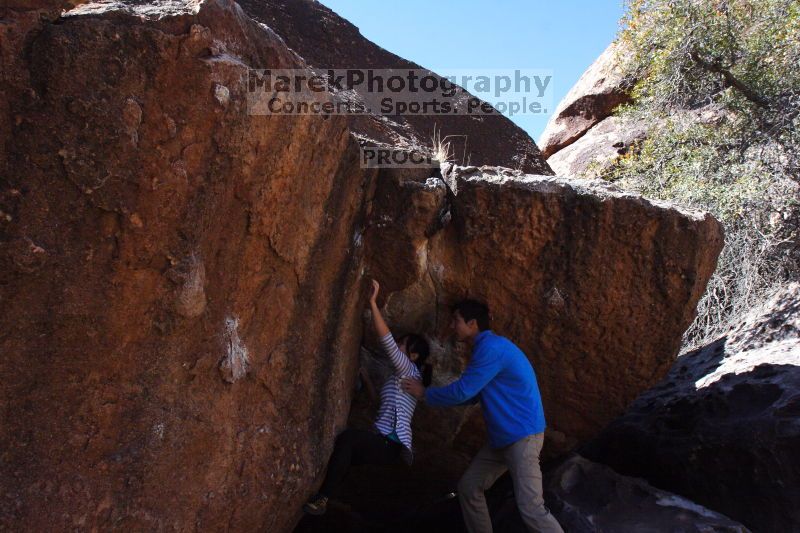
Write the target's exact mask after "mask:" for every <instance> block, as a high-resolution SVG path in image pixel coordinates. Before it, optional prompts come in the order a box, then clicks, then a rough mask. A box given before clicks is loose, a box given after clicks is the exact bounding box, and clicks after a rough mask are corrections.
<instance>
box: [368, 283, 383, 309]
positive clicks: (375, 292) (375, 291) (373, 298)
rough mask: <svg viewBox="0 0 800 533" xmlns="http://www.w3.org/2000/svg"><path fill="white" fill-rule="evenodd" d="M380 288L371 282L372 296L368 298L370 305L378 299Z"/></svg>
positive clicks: (377, 284)
mask: <svg viewBox="0 0 800 533" xmlns="http://www.w3.org/2000/svg"><path fill="white" fill-rule="evenodd" d="M380 290H381V286H380V284H379V283H378V282H377V281H376V280H374V279H373V280H372V296H370V297H369V301H370V303H375V301H377V299H378V292H380Z"/></svg>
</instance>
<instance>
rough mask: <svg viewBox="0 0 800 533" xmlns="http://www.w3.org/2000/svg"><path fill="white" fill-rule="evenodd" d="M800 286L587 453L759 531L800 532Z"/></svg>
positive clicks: (682, 371) (687, 362)
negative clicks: (798, 529) (798, 530)
mask: <svg viewBox="0 0 800 533" xmlns="http://www.w3.org/2000/svg"><path fill="white" fill-rule="evenodd" d="M798 450H800V285H798V284H792V285H790V286H788V287H787V288H786V289H785V290H783V291H782V292H781V293H779V294H778V295H776V296H775V297H774V298H773V299H772V300H770V301H769V302H768V303H767V304H766V305H765V306H764V308H763V309H759V310H756V311H754V312H753V313H752V314H751V315H749V316H748V317H745V318H744V319H743V320H742V322H741V323H740V324H739V325H738V326H736V327H734V328H733V329H732V330H731V331H730V332H729V333H728V334H726V335H724V336H723V337H721V338H719V339H718V340H716V341H714V342H712V343H709V344H707V345H706V346H704V347H702V348H699V349H697V350H695V351H692V352H689V353H687V354H685V355H683V356H681V357H680V358H679V359H678V361H677V362H676V363H675V365H674V366H673V368H672V370H670V372H669V374H668V375H667V377H666V378H664V380H663V381H662V382H661V383H659V384H658V385H657V386H656V387H654V388H653V389H651V390H649V391H647V392H645V393H644V394H642V395H641V396H640V397H639V398H638V399H637V400H636V401H635V402H634V403H633V404H632V405H631V407H630V409H629V410H628V411H627V412H626V413H625V415H624V416H622V417H621V418H619V419H618V420H615V421H614V422H613V423H612V424H610V425H609V427H608V428H606V429H605V430H604V431H603V433H602V434H601V435H600V437H598V438H597V439H596V440H595V441H593V442H591V443H590V444H589V445H587V446H586V447H585V449H584V451H583V452H582V453H584V454H585V455H587V456H588V457H590V458H592V459H594V460H596V461H601V462H603V463H605V464H608V465H610V466H612V467H613V468H614V469H615V470H617V471H619V472H621V473H625V474H628V475H635V476H641V477H644V478H646V479H647V480H648V481H650V482H651V483H653V484H654V485H656V486H658V487H661V488H664V489H667V490H671V491H673V492H676V493H678V494H681V495H684V496H686V497H688V498H690V499H692V500H694V501H696V502H698V503H700V504H702V505H705V506H707V507H709V508H711V509H715V510H717V511H720V512H723V513H725V514H727V515H728V516H730V517H733V518H735V519H737V520H739V521H741V522H742V523H743V524H745V525H747V526H748V527H749V528H751V529H752V530H753V531H764V532H772V531H793V530H796V529H797V527H798V526H800V454H798Z"/></svg>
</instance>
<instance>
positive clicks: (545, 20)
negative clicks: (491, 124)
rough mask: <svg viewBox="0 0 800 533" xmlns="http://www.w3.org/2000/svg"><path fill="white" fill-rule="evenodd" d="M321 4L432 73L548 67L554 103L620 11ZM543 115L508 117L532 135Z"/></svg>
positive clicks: (533, 3) (590, 2) (607, 1)
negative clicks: (550, 73)
mask: <svg viewBox="0 0 800 533" xmlns="http://www.w3.org/2000/svg"><path fill="white" fill-rule="evenodd" d="M321 2H322V3H323V4H324V5H326V6H328V7H330V8H331V9H333V10H334V11H335V12H336V13H338V14H339V15H340V16H342V17H344V18H346V19H347V20H349V21H350V22H352V23H353V24H355V25H356V26H357V27H358V28H359V29H360V30H361V34H362V35H364V36H365V37H366V38H367V39H369V40H371V41H373V42H375V43H377V44H378V45H380V46H381V47H383V48H385V49H387V50H389V51H390V52H393V53H395V54H397V55H399V56H401V57H404V58H406V59H409V60H411V61H414V62H415V63H418V64H420V65H422V66H424V67H426V68H430V69H432V70H434V71H437V70H439V71H440V70H443V69H469V70H471V71H481V70H482V69H498V68H503V69H507V68H511V69H515V68H520V69H545V70H549V71H552V75H553V78H552V81H551V84H552V95H553V100H554V101H553V106H555V105H557V104H558V102H559V101H560V100H561V98H562V97H563V96H564V95H565V94H566V93H567V91H569V89H570V87H572V85H573V84H574V83H575V82H576V81H577V80H578V78H579V77H580V75H581V74H582V73H583V71H584V70H586V67H588V66H589V65H590V64H591V63H592V61H594V60H595V58H597V56H598V55H600V53H601V52H602V51H603V50H604V49H605V47H606V46H607V45H608V44H609V43H610V42H611V41H612V39H613V38H614V36H615V35H616V32H617V29H618V27H619V19H620V17H621V16H622V13H623V4H622V2H623V0H560V1H555V0H549V1H544V0H513V1H512V0H498V1H495V2H488V1H483V2H479V1H476V0H462V1H458V2H456V1H454V0H442V1H433V0H427V1H423V0H403V1H401V2H386V1H367V0H321ZM550 111H551V112H552V109H550ZM549 116H550V115H549V113H548V114H547V115H544V114H539V115H517V116H515V117H512V120H514V122H516V123H517V124H518V125H519V126H520V127H522V128H523V129H524V130H526V131H527V132H528V134H530V136H531V137H532V138H533V139H534V140H535V141H538V139H539V136H540V135H541V133H542V130H544V127H545V124H546V123H547V120H548V118H549Z"/></svg>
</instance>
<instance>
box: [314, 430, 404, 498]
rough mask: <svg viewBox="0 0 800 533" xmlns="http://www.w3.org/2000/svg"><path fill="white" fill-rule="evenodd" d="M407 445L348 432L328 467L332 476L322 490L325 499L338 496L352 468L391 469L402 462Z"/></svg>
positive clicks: (327, 476)
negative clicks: (362, 466) (404, 446)
mask: <svg viewBox="0 0 800 533" xmlns="http://www.w3.org/2000/svg"><path fill="white" fill-rule="evenodd" d="M402 450H403V445H402V444H400V443H398V442H394V441H392V440H389V439H387V438H386V437H384V436H382V435H379V434H378V433H373V432H371V431H364V430H362V429H346V430H344V431H343V432H342V433H341V434H340V435H339V436H338V437H336V444H335V445H334V447H333V454H332V455H331V460H330V462H329V463H328V473H327V474H325V481H324V482H323V483H322V487H321V488H320V489H319V493H320V494H322V495H323V496H329V497H330V496H334V495H335V493H336V490H337V489H338V488H339V487H340V486H341V484H342V481H344V477H345V476H346V475H347V471H348V470H350V466H351V465H354V466H356V465H390V464H396V463H400V462H402V458H401V455H400V452H402Z"/></svg>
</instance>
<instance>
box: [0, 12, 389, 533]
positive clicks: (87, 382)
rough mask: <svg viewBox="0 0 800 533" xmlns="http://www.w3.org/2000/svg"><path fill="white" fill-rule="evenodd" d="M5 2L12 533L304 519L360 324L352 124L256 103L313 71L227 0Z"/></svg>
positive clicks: (343, 397)
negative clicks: (57, 13)
mask: <svg viewBox="0 0 800 533" xmlns="http://www.w3.org/2000/svg"><path fill="white" fill-rule="evenodd" d="M8 15H9V16H10V17H11V18H10V19H8V20H6V21H4V24H0V26H5V27H4V30H3V31H4V33H3V34H2V37H0V38H2V39H3V40H2V48H3V56H2V58H3V60H4V63H3V80H2V84H3V93H4V96H5V97H6V98H7V100H4V104H6V103H7V106H6V105H4V106H3V107H2V108H0V112H2V113H3V116H2V118H1V119H0V123H2V124H3V127H2V128H1V129H0V136H1V137H0V146H2V147H3V152H2V153H1V154H0V155H1V156H2V157H0V165H1V167H0V175H2V179H0V183H1V184H2V189H1V190H0V194H2V198H1V199H0V201H1V202H2V204H0V209H2V221H1V222H0V224H2V232H1V233H2V240H1V242H0V247H1V248H0V249H1V250H2V253H0V264H1V265H2V266H0V280H1V281H0V300H1V301H2V303H3V305H2V309H1V310H0V330H2V332H3V333H2V335H0V353H2V358H0V374H2V375H3V376H4V385H3V387H2V392H0V402H1V403H2V405H3V419H2V424H0V428H1V429H0V449H2V461H1V462H0V493H2V494H3V497H2V498H0V529H3V530H8V531H22V530H27V531H66V530H87V531H88V530H112V529H124V530H129V531H145V530H173V529H174V530H188V529H197V530H203V531H213V530H239V531H255V530H267V531H286V530H289V529H291V527H292V526H293V524H294V523H295V521H296V519H297V517H298V516H299V514H300V505H301V503H302V502H303V501H304V500H305V498H306V497H307V496H308V491H309V490H310V486H311V484H312V483H313V481H314V479H315V476H316V475H317V473H318V471H320V470H321V469H323V468H324V466H325V463H326V461H327V459H328V455H329V453H330V449H331V444H332V441H333V437H334V435H335V433H336V432H337V431H339V430H340V429H341V427H342V426H343V425H344V423H345V420H346V418H347V414H348V411H349V399H350V391H351V389H352V383H353V380H354V376H355V370H356V367H355V364H356V361H355V358H354V357H352V354H354V353H357V350H358V344H359V341H360V335H361V333H360V329H359V316H360V312H361V304H360V302H359V297H360V295H361V288H362V285H361V283H360V279H361V278H360V272H361V268H362V259H363V247H361V246H360V241H359V239H358V232H359V228H360V227H361V226H362V225H363V219H364V217H365V216H366V213H365V211H364V209H365V207H366V202H365V201H364V198H365V197H366V196H367V195H368V194H369V193H370V187H372V186H373V184H374V181H373V180H372V178H374V171H371V170H370V171H367V170H363V169H361V168H360V167H359V163H358V161H359V159H358V144H357V143H356V141H355V140H354V139H353V138H352V136H351V135H350V132H349V130H348V126H347V121H346V117H342V116H338V117H337V116H333V117H328V118H325V117H322V116H303V117H284V116H272V117H264V116H252V115H248V114H247V111H246V106H245V105H244V96H245V95H244V87H243V86H242V85H241V84H240V79H241V77H242V75H243V74H244V73H245V72H246V69H247V68H248V67H265V66H268V65H269V66H281V67H284V68H303V63H302V60H301V59H300V58H298V57H297V56H296V55H295V54H293V53H292V52H291V51H289V50H288V49H287V48H286V46H285V44H284V43H283V42H282V41H281V40H280V38H279V37H277V36H276V35H275V34H274V33H273V32H271V31H270V30H269V29H268V28H266V27H264V26H262V25H260V24H258V23H256V22H254V21H253V20H251V19H250V18H249V17H247V15H246V14H245V13H244V12H243V11H242V10H241V9H240V8H239V7H238V6H237V5H236V4H235V3H233V2H231V1H228V0H208V1H205V2H201V3H194V2H186V3H179V2H165V3H163V4H159V3H152V4H145V3H136V4H128V5H127V6H121V5H119V4H108V3H105V4H87V5H84V6H82V7H80V8H78V9H77V10H74V11H72V12H70V13H69V14H68V15H67V16H65V17H63V18H61V19H59V20H58V21H57V23H49V22H47V21H39V20H37V21H35V22H32V21H31V20H30V19H29V18H23V19H17V18H14V14H13V13H8ZM20 20H21V21H22V22H19V21H20ZM23 22H24V24H25V25H24V26H22V25H21V24H22V23H23ZM26 28H27V29H29V30H30V31H27V32H26V31H24V30H25V29H26ZM334 221H335V223H333V222H334ZM299 399H302V401H298V400H299Z"/></svg>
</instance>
